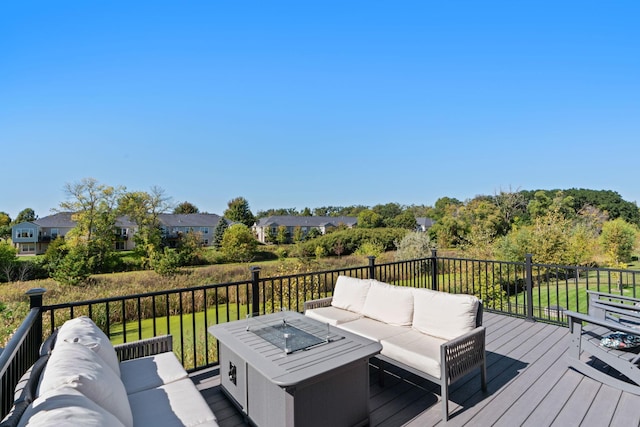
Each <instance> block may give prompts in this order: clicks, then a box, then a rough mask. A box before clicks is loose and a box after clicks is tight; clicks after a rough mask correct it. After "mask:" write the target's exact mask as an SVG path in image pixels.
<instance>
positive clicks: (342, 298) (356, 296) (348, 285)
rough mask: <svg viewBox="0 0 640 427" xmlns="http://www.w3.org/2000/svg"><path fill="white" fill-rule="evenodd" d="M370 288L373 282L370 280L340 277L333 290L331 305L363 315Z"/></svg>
mask: <svg viewBox="0 0 640 427" xmlns="http://www.w3.org/2000/svg"><path fill="white" fill-rule="evenodd" d="M369 286H371V280H369V279H358V278H355V277H348V276H338V280H336V286H335V288H334V289H333V298H332V299H331V305H332V306H333V307H336V308H341V309H343V310H349V311H353V312H356V313H361V312H362V307H363V306H364V301H365V299H366V298H367V293H368V292H369Z"/></svg>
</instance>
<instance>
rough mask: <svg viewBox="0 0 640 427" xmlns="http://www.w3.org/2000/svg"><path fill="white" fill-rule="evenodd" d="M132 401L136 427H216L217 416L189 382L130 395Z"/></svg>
mask: <svg viewBox="0 0 640 427" xmlns="http://www.w3.org/2000/svg"><path fill="white" fill-rule="evenodd" d="M129 401H130V402H131V410H132V412H133V420H134V424H135V425H136V426H158V425H165V426H168V425H172V426H173V425H175V426H202V425H211V426H216V425H217V423H216V417H215V415H214V414H213V412H211V409H210V408H209V405H207V402H206V401H205V400H204V398H203V397H202V395H201V394H200V392H199V391H198V390H197V389H196V387H195V386H194V384H193V382H192V381H191V379H189V378H186V379H183V380H179V381H175V382H172V383H170V384H165V385H162V386H160V387H157V388H153V389H150V390H144V391H141V392H138V393H134V394H131V395H129ZM203 423H206V424H203Z"/></svg>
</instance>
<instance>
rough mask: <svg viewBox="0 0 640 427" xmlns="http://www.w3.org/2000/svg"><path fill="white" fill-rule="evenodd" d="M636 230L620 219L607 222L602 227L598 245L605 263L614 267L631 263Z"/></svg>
mask: <svg viewBox="0 0 640 427" xmlns="http://www.w3.org/2000/svg"><path fill="white" fill-rule="evenodd" d="M637 232H638V230H637V228H636V227H635V226H633V225H631V224H629V223H628V222H626V221H625V220H623V219H622V218H618V219H614V220H613V221H607V222H605V223H604V225H603V226H602V234H600V244H601V245H602V248H603V249H604V252H605V255H606V258H607V262H608V263H609V264H610V265H611V266H614V267H619V266H620V264H623V263H628V262H629V261H631V256H632V254H633V250H634V247H635V242H636V236H637Z"/></svg>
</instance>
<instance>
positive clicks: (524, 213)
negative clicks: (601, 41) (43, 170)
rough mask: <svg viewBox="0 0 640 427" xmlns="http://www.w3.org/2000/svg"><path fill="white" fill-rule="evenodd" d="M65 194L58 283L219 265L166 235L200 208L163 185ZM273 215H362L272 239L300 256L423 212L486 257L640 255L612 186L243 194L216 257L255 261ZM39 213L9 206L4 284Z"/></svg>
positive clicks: (435, 241)
mask: <svg viewBox="0 0 640 427" xmlns="http://www.w3.org/2000/svg"><path fill="white" fill-rule="evenodd" d="M65 193H66V195H67V197H68V198H67V200H66V201H64V202H62V203H61V204H60V206H59V208H58V210H59V211H70V212H74V217H73V219H74V220H75V221H76V222H77V226H76V227H75V229H74V230H73V231H72V232H70V233H69V234H68V235H67V236H66V238H65V239H64V240H62V239H60V241H54V242H52V243H51V244H50V245H49V250H48V251H47V253H46V254H45V256H44V257H43V259H44V261H43V269H44V270H45V271H46V272H47V274H49V275H50V276H51V277H54V278H56V279H57V280H60V281H67V282H69V281H71V282H74V283H79V282H81V281H83V280H85V279H86V278H87V277H88V275H90V274H93V273H100V272H109V271H118V269H123V268H125V269H134V268H136V269H137V268H144V269H153V270H156V271H157V272H159V273H160V274H173V273H175V271H176V269H177V268H178V267H180V266H182V265H193V264H197V263H210V262H211V260H206V259H203V255H202V251H200V240H199V238H198V236H197V235H195V234H193V233H187V234H186V235H185V236H182V237H181V239H180V240H179V242H178V245H177V246H176V247H175V248H172V247H169V246H168V245H167V242H165V241H163V236H162V233H161V230H160V226H159V222H158V215H159V214H160V213H165V212H173V213H174V214H194V213H200V211H199V209H198V207H197V206H196V205H194V204H193V203H191V202H187V201H184V202H181V203H179V204H177V205H174V204H172V203H171V199H170V198H169V197H168V196H166V195H165V193H164V191H163V190H162V189H160V188H158V187H152V188H151V190H150V191H148V192H146V191H133V192H131V191H127V190H126V188H124V187H121V186H119V187H112V186H109V185H104V184H101V183H99V182H97V181H96V180H95V179H92V178H86V179H83V180H82V181H80V182H78V183H72V184H66V185H65ZM120 215H126V216H128V217H129V218H130V219H131V220H132V221H133V222H134V223H135V224H136V228H137V231H136V233H135V235H134V237H133V238H134V239H135V244H136V245H135V250H134V254H133V259H134V261H133V262H134V264H135V265H134V266H129V267H131V268H127V266H124V267H123V266H122V265H118V264H119V263H120V264H122V257H118V256H117V255H116V252H115V249H114V237H115V233H114V229H115V221H116V218H117V217H118V216H120ZM273 215H298V216H355V217H357V218H358V221H357V230H347V229H345V227H338V229H337V230H336V232H340V233H336V234H334V235H333V236H329V237H324V236H319V235H318V234H319V233H316V234H315V235H314V234H313V232H312V233H310V234H307V235H303V234H302V233H301V232H300V233H295V231H294V235H293V236H289V235H287V234H286V233H285V231H284V230H277V231H276V232H275V233H271V234H272V235H270V236H268V240H270V241H271V242H272V243H278V244H290V243H296V244H300V250H299V251H298V252H299V253H300V254H301V255H305V256H311V255H314V254H315V255H316V256H324V255H338V256H340V255H343V254H348V253H352V252H356V251H358V250H360V251H365V252H366V251H367V250H368V251H373V250H378V251H379V250H393V249H397V246H398V245H397V244H396V243H397V242H400V241H401V239H400V238H399V236H402V235H404V234H405V233H406V232H407V230H415V229H416V218H418V217H428V218H431V219H432V220H433V221H434V224H433V226H432V227H431V228H430V229H429V230H428V234H427V235H428V237H429V242H428V243H426V244H423V246H424V247H435V246H437V247H438V248H453V249H456V250H459V251H461V252H463V253H465V254H467V255H468V256H472V257H479V258H485V259H502V260H513V261H521V260H522V259H523V258H524V254H526V253H532V254H533V255H534V259H535V260H537V261H538V262H548V263H558V264H572V265H584V264H589V263H598V264H604V265H607V266H617V267H622V266H624V265H626V263H628V262H629V261H630V260H631V258H632V256H633V252H634V251H635V248H636V246H637V245H636V238H637V236H638V227H639V226H640V210H639V209H638V207H637V205H636V204H635V202H628V201H625V200H623V199H622V197H621V196H620V195H619V194H618V193H616V192H614V191H609V190H588V189H568V190H535V191H500V192H499V193H497V194H494V195H478V196H476V197H474V198H472V199H469V200H466V201H460V200H457V199H455V198H451V197H442V198H440V199H438V200H437V201H436V202H435V204H434V205H433V206H427V205H411V206H405V205H401V204H398V203H387V204H379V205H375V206H372V207H368V206H363V205H353V206H347V207H338V206H324V207H319V208H313V209H311V208H308V207H306V208H303V209H302V210H297V209H295V208H281V209H269V210H264V211H258V212H257V214H256V215H253V213H252V212H251V209H250V207H249V203H248V201H247V200H246V199H244V198H243V197H237V198H235V199H233V200H231V201H229V202H228V208H227V209H226V210H225V212H224V213H223V217H224V218H226V220H228V221H224V220H223V221H220V223H219V224H218V227H217V228H216V230H214V233H213V236H214V237H213V243H214V246H216V248H218V249H219V250H220V251H219V252H220V257H219V258H217V259H216V260H214V261H216V262H221V261H225V260H227V261H250V260H252V259H254V256H255V252H256V248H257V245H258V242H257V241H256V239H255V236H254V235H253V233H252V231H251V229H250V227H251V226H252V225H253V224H254V223H255V221H256V220H258V219H259V218H263V217H268V216H273ZM35 219H37V216H36V215H35V212H34V211H33V210H32V209H30V208H27V209H25V210H23V211H22V212H20V213H19V214H18V216H17V217H16V219H15V220H11V218H9V215H7V214H6V213H4V212H0V238H3V239H5V242H4V243H2V242H0V270H4V274H3V273H2V272H0V280H2V279H3V275H4V279H5V280H7V279H8V278H9V277H8V276H9V273H11V272H10V271H9V267H7V266H8V265H12V266H13V267H12V268H14V269H15V267H16V265H15V264H12V263H11V262H8V261H7V259H12V257H13V258H15V250H13V247H12V246H11V245H10V244H9V243H7V242H6V239H7V238H8V237H9V236H10V235H11V225H13V224H17V223H20V222H23V221H33V220H35ZM381 228H388V229H394V230H399V231H398V232H397V233H396V232H392V233H387V234H380V233H377V234H376V233H373V234H372V233H364V232H362V231H361V230H363V229H372V230H373V229H381ZM358 230H360V231H358ZM401 230H404V231H401ZM323 237H324V239H322V238H323ZM367 245H368V246H367ZM3 260H4V261H3ZM14 273H15V271H14ZM14 276H15V274H14ZM18 276H20V277H21V276H24V274H20V275H18ZM70 278H71V279H70Z"/></svg>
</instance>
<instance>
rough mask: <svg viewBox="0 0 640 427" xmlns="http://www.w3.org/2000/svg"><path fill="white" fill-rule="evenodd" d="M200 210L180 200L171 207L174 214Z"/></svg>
mask: <svg viewBox="0 0 640 427" xmlns="http://www.w3.org/2000/svg"><path fill="white" fill-rule="evenodd" d="M198 212H200V211H199V210H198V208H197V207H196V205H194V204H193V203H189V202H182V203H180V204H179V205H178V206H176V207H175V208H174V209H173V213H174V214H196V213H198Z"/></svg>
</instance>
